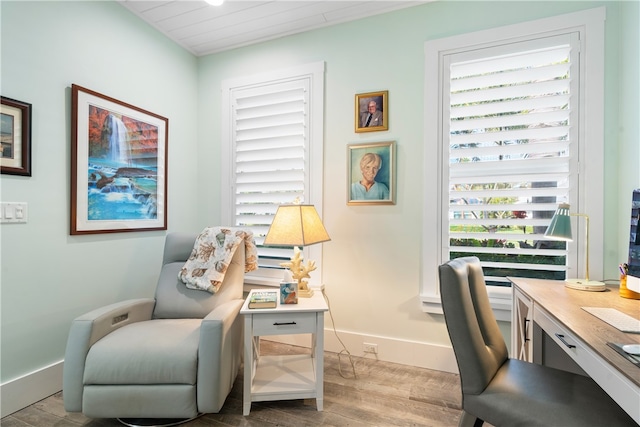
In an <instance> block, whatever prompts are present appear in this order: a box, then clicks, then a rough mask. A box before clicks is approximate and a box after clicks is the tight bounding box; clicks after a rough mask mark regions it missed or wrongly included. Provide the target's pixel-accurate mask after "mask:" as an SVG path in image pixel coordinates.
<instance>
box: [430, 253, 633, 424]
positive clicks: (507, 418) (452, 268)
mask: <svg viewBox="0 0 640 427" xmlns="http://www.w3.org/2000/svg"><path fill="white" fill-rule="evenodd" d="M439 274H440V296H441V298H442V308H443V310H444V317H445V321H446V324H447V329H448V331H449V337H450V339H451V343H452V344H453V350H454V352H455V355H456V361H457V363H458V369H459V371H460V381H461V383H462V410H463V412H462V416H461V418H460V421H459V424H458V425H459V426H481V425H482V424H483V422H484V421H486V422H488V423H490V424H492V425H494V426H496V427H501V426H507V427H514V426H544V427H551V426H558V427H570V426H579V427H586V426H594V427H602V426H635V425H636V423H635V422H634V421H633V420H632V419H631V418H630V417H629V416H628V415H627V414H626V413H625V412H624V411H623V410H622V409H621V408H620V406H618V405H617V404H616V403H615V402H614V401H613V399H611V397H609V395H607V394H606V393H605V392H604V391H603V390H602V389H601V388H600V387H599V386H598V385H597V384H596V383H595V382H594V381H593V380H592V379H591V378H588V377H585V376H582V375H577V374H573V373H569V372H565V371H561V370H558V369H553V368H549V367H545V366H541V365H537V364H534V363H528V362H524V361H521V360H516V359H510V358H509V357H508V353H507V346H506V344H505V342H504V338H503V337H502V334H501V332H500V329H499V327H498V323H497V322H496V319H495V316H494V315H493V311H492V310H491V306H490V304H489V298H488V296H487V289H486V285H485V281H484V275H483V272H482V266H481V265H480V261H479V260H478V258H476V257H466V258H458V259H454V260H451V261H449V262H447V263H445V264H443V265H441V266H440V268H439Z"/></svg>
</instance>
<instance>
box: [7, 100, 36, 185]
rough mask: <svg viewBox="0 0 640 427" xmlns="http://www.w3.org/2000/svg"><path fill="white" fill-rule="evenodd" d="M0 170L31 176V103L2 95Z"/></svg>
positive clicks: (11, 173)
mask: <svg viewBox="0 0 640 427" xmlns="http://www.w3.org/2000/svg"><path fill="white" fill-rule="evenodd" d="M0 130H1V134H2V137H1V138H2V139H1V143H2V151H1V152H0V172H1V173H3V174H7V175H24V176H31V104H27V103H26V102H22V101H17V100H15V99H11V98H5V97H4V96H3V97H2V108H1V109H0Z"/></svg>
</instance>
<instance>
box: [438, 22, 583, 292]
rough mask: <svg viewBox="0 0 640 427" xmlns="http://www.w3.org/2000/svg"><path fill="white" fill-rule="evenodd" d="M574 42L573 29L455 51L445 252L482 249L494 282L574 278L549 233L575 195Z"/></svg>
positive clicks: (488, 276) (479, 251)
mask: <svg viewBox="0 0 640 427" xmlns="http://www.w3.org/2000/svg"><path fill="white" fill-rule="evenodd" d="M574 45H575V46H577V36H576V35H571V34H567V35H562V36H554V37H548V38H543V39H538V40H534V41H527V42H521V43H512V44H509V45H505V46H499V47H494V48H488V49H481V50H477V51H476V50H474V51H469V52H465V53H457V54H453V55H450V56H449V58H448V61H449V62H448V65H449V67H448V70H449V72H450V76H449V78H448V79H445V81H448V84H449V86H450V87H449V88H448V90H445V94H446V96H448V97H449V102H448V104H449V105H450V109H449V111H448V116H447V117H444V120H443V126H444V129H445V132H444V134H445V135H447V134H448V135H449V141H448V150H446V151H447V156H448V159H447V160H448V161H447V162H446V164H447V166H445V168H444V169H445V171H444V173H445V174H448V176H447V175H445V180H444V182H448V188H446V191H445V192H444V193H443V194H444V196H445V197H446V200H443V206H446V207H448V210H447V212H446V215H445V218H448V221H449V227H446V229H445V230H444V233H445V234H446V235H445V236H443V237H444V238H443V239H442V241H443V242H444V244H445V246H446V247H445V248H443V250H444V251H445V254H447V253H448V254H449V258H450V259H453V258H457V257H460V256H469V255H475V256H478V257H479V258H480V260H481V262H482V265H483V269H484V273H485V278H486V280H487V284H493V285H508V283H509V282H508V280H507V279H506V276H525V277H544V278H550V279H564V278H565V272H566V270H567V262H568V257H567V245H566V243H565V242H557V241H549V240H547V239H546V238H545V237H544V232H545V230H546V227H547V225H548V224H549V222H550V219H551V217H552V216H553V213H554V211H555V209H556V207H557V204H558V203H559V202H567V203H570V202H571V201H572V200H575V197H576V194H575V193H576V191H575V188H576V185H577V153H576V151H577V150H576V148H575V147H577V135H576V134H577V132H576V129H577V126H576V124H577V120H578V117H577V113H576V108H575V106H576V105H577V99H576V98H577V93H578V90H577V84H578V81H577V76H578V73H577V70H574V68H575V67H576V65H575V64H577V63H578V61H577V59H576V55H577V54H578V52H577V48H575V47H572V46H574ZM446 114H447V113H445V115H446Z"/></svg>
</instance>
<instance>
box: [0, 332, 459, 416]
mask: <svg viewBox="0 0 640 427" xmlns="http://www.w3.org/2000/svg"><path fill="white" fill-rule="evenodd" d="M308 351H309V350H308V349H305V348H301V347H294V346H288V345H283V344H278V343H273V342H270V341H266V340H262V341H261V352H262V353H270V354H285V353H305V352H308ZM352 360H353V361H354V362H355V369H356V374H357V378H355V379H354V378H353V370H352V368H351V364H350V362H349V358H348V357H347V356H346V355H344V354H343V355H342V356H340V357H339V355H338V354H336V353H331V352H325V370H324V372H325V375H324V411H322V412H318V411H317V410H316V407H315V400H314V399H305V400H289V401H279V402H255V403H253V404H252V406H251V414H250V415H248V416H246V417H245V416H242V379H243V377H242V369H240V373H239V375H238V378H237V380H236V382H235V384H234V387H233V390H232V391H231V393H230V395H229V397H228V398H227V400H226V402H225V405H224V407H223V408H222V410H221V411H220V413H218V414H206V415H203V416H202V417H200V418H198V419H196V420H194V421H191V422H189V423H186V424H183V426H185V427H200V426H260V427H263V426H282V427H289V426H291V427H301V426H351V427H359V426H362V427H364V426H367V427H369V426H385V427H386V426H438V427H447V426H457V424H458V417H459V416H460V404H461V394H460V381H459V377H458V375H455V374H449V373H445V372H439V371H432V370H428V369H422V368H415V367H410V366H405V365H398V364H394V363H388V362H382V361H378V360H375V359H374V358H356V357H353V359H352ZM341 372H342V373H341ZM345 377H347V378H345ZM0 424H1V425H2V427H28V426H37V427H54V426H55V427H77V426H90V427H108V426H113V427H115V426H121V424H120V423H119V422H118V421H117V420H113V419H99V420H98V419H94V420H92V419H89V418H86V417H85V416H83V415H82V414H78V413H67V412H65V410H64V406H63V402H62V393H61V392H59V393H56V394H54V395H53V396H50V397H48V398H46V399H44V400H42V401H40V402H38V403H35V404H33V405H31V406H29V407H27V408H25V409H23V410H21V411H18V412H16V413H14V414H11V415H9V416H7V417H5V418H3V419H2V420H0Z"/></svg>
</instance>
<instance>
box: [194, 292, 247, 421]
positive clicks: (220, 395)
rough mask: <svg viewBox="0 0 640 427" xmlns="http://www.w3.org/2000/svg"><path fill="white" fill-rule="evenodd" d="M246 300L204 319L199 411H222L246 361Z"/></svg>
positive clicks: (231, 303)
mask: <svg viewBox="0 0 640 427" xmlns="http://www.w3.org/2000/svg"><path fill="white" fill-rule="evenodd" d="M243 302H244V301H243V300H242V299H234V300H231V301H228V302H225V303H223V304H221V305H219V306H218V307H216V308H215V309H214V310H213V311H212V312H211V313H209V314H208V315H207V317H205V318H204V319H203V320H202V326H201V327H200V345H199V348H198V394H197V395H198V411H199V412H201V413H212V412H218V411H219V410H220V408H221V407H222V404H223V403H224V400H225V398H226V397H227V394H228V393H229V391H230V390H231V387H232V386H233V382H234V381H235V378H236V375H237V374H238V370H239V368H240V361H241V360H242V345H243V334H242V331H243V323H242V320H243V318H242V316H240V314H239V313H240V308H241V307H242V303H243Z"/></svg>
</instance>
